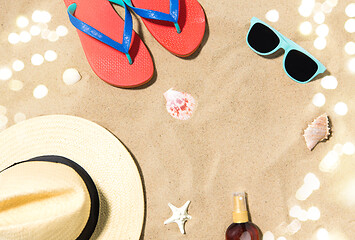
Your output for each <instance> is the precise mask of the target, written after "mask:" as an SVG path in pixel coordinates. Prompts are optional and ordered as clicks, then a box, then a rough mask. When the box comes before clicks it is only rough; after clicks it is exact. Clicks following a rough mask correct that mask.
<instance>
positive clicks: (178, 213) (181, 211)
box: [164, 201, 192, 234]
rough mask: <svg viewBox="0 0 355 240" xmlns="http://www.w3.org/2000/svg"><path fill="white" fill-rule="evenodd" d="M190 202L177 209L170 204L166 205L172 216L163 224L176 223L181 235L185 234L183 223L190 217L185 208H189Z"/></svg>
mask: <svg viewBox="0 0 355 240" xmlns="http://www.w3.org/2000/svg"><path fill="white" fill-rule="evenodd" d="M190 203H191V201H187V202H186V203H185V204H184V205H183V206H182V207H180V208H177V207H175V206H174V205H172V204H171V203H169V204H168V206H169V207H170V209H171V211H172V212H173V215H172V216H171V217H170V218H169V219H168V220H166V221H165V222H164V224H168V223H172V222H174V223H176V224H177V225H178V226H179V229H180V232H181V233H182V234H185V228H184V226H185V222H186V221H187V220H189V219H191V218H192V217H191V216H190V215H189V214H188V213H187V208H188V207H189V205H190Z"/></svg>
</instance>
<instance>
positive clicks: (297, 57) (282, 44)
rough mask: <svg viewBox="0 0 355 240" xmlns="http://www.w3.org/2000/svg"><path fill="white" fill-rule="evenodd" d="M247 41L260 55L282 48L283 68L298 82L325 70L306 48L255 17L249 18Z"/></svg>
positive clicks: (302, 81)
mask: <svg viewBox="0 0 355 240" xmlns="http://www.w3.org/2000/svg"><path fill="white" fill-rule="evenodd" d="M247 43H248V45H249V47H250V48H251V49H252V50H253V51H254V52H256V53H257V54H260V55H270V54H272V53H274V52H276V51H277V50H279V49H280V48H282V49H284V50H285V56H284V60H283V67H284V70H285V72H286V73H287V75H288V76H289V77H290V78H291V79H292V80H294V81H296V82H298V83H308V82H309V81H311V80H312V79H313V78H314V77H315V76H317V75H318V74H320V73H323V72H324V71H325V70H326V68H325V67H324V65H323V64H321V63H320V62H319V61H318V60H317V59H316V58H315V57H313V56H312V55H311V54H309V53H308V52H307V51H306V50H304V49H303V48H301V47H300V46H299V45H297V44H296V43H294V42H293V41H291V40H290V39H288V38H286V37H285V36H283V35H282V34H281V33H279V32H278V31H276V30H275V29H274V28H272V27H270V26H269V25H267V24H266V23H264V22H263V21H261V20H260V19H258V18H256V17H253V18H252V19H251V25H250V28H249V32H248V35H247Z"/></svg>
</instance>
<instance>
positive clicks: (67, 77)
mask: <svg viewBox="0 0 355 240" xmlns="http://www.w3.org/2000/svg"><path fill="white" fill-rule="evenodd" d="M80 79H81V75H80V73H79V72H78V70H76V69H75V68H68V69H67V70H65V71H64V73H63V82H64V83H65V84H66V85H73V84H75V83H77V82H78V81H79V80H80Z"/></svg>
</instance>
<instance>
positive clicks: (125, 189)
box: [0, 115, 144, 240]
mask: <svg viewBox="0 0 355 240" xmlns="http://www.w3.org/2000/svg"><path fill="white" fill-rule="evenodd" d="M42 155H59V156H63V157H66V158H69V159H71V160H73V161H74V162H76V163H77V164H79V165H80V166H81V167H83V168H84V169H85V170H86V171H87V172H88V173H89V175H90V176H91V178H92V179H93V181H94V183H95V185H96V187H97V189H98V191H99V197H100V215H99V220H98V223H97V226H96V229H95V231H94V234H93V236H92V237H91V239H97V240H101V239H102V240H103V239H105V240H106V239H139V237H140V235H141V231H142V225H143V220H144V194H143V187H142V181H141V177H140V174H139V171H138V169H137V166H136V164H135V162H134V160H133V158H132V156H131V155H130V153H129V152H128V151H127V149H126V148H125V147H124V146H123V144H122V143H121V142H120V141H119V140H118V139H117V138H116V137H115V136H114V135H113V134H111V133H110V132H109V131H107V130H106V129H104V128H103V127H101V126H99V125H97V124H96V123H93V122H91V121H88V120H85V119H82V118H79V117H74V116H67V115H49V116H41V117H36V118H32V119H29V120H26V121H23V122H20V123H18V124H16V125H14V126H12V127H10V128H8V129H6V130H4V131H2V132H1V133H0V169H4V168H6V167H9V166H10V165H12V164H14V163H16V162H20V161H24V160H28V159H31V158H33V157H37V156H42Z"/></svg>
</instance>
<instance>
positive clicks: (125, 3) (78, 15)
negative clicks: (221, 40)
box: [64, 0, 205, 88]
mask: <svg viewBox="0 0 355 240" xmlns="http://www.w3.org/2000/svg"><path fill="white" fill-rule="evenodd" d="M64 2H65V5H66V6H67V8H68V15H69V19H70V21H71V22H72V24H73V25H74V26H75V27H76V28H77V30H78V35H79V38H80V41H81V44H82V46H83V49H84V52H85V55H86V58H87V60H88V62H89V64H90V66H91V68H92V69H93V70H94V72H95V73H96V74H97V76H99V77H100V78H101V79H102V80H104V81H106V82H107V83H109V84H112V85H114V86H118V87H125V88H130V87H137V86H140V85H142V84H144V83H146V82H148V81H149V80H150V79H151V78H152V76H153V72H154V65H153V61H152V58H151V56H150V53H149V51H148V49H147V47H146V46H145V44H144V43H143V41H142V40H141V39H140V37H139V36H138V34H137V33H135V31H134V30H133V24H132V16H131V13H130V9H131V10H132V11H134V12H135V13H136V14H137V15H138V16H141V17H142V20H143V22H144V24H145V25H146V27H147V28H148V30H149V32H150V33H151V34H152V35H153V36H154V37H155V39H156V40H157V41H158V42H159V43H160V44H161V45H162V46H164V47H165V48H166V49H167V50H169V51H170V52H171V53H173V54H175V55H177V56H179V57H187V56H189V55H191V54H192V53H193V52H194V51H195V50H196V49H197V48H198V46H199V45H200V43H201V41H202V38H203V35H204V32H205V15H204V12H203V9H202V7H201V6H200V4H199V3H198V2H197V0H64ZM111 3H113V4H118V5H120V6H122V7H124V8H125V16H124V20H123V19H122V18H121V17H120V16H119V15H118V14H117V13H116V11H115V9H114V8H113V6H112V5H111Z"/></svg>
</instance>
